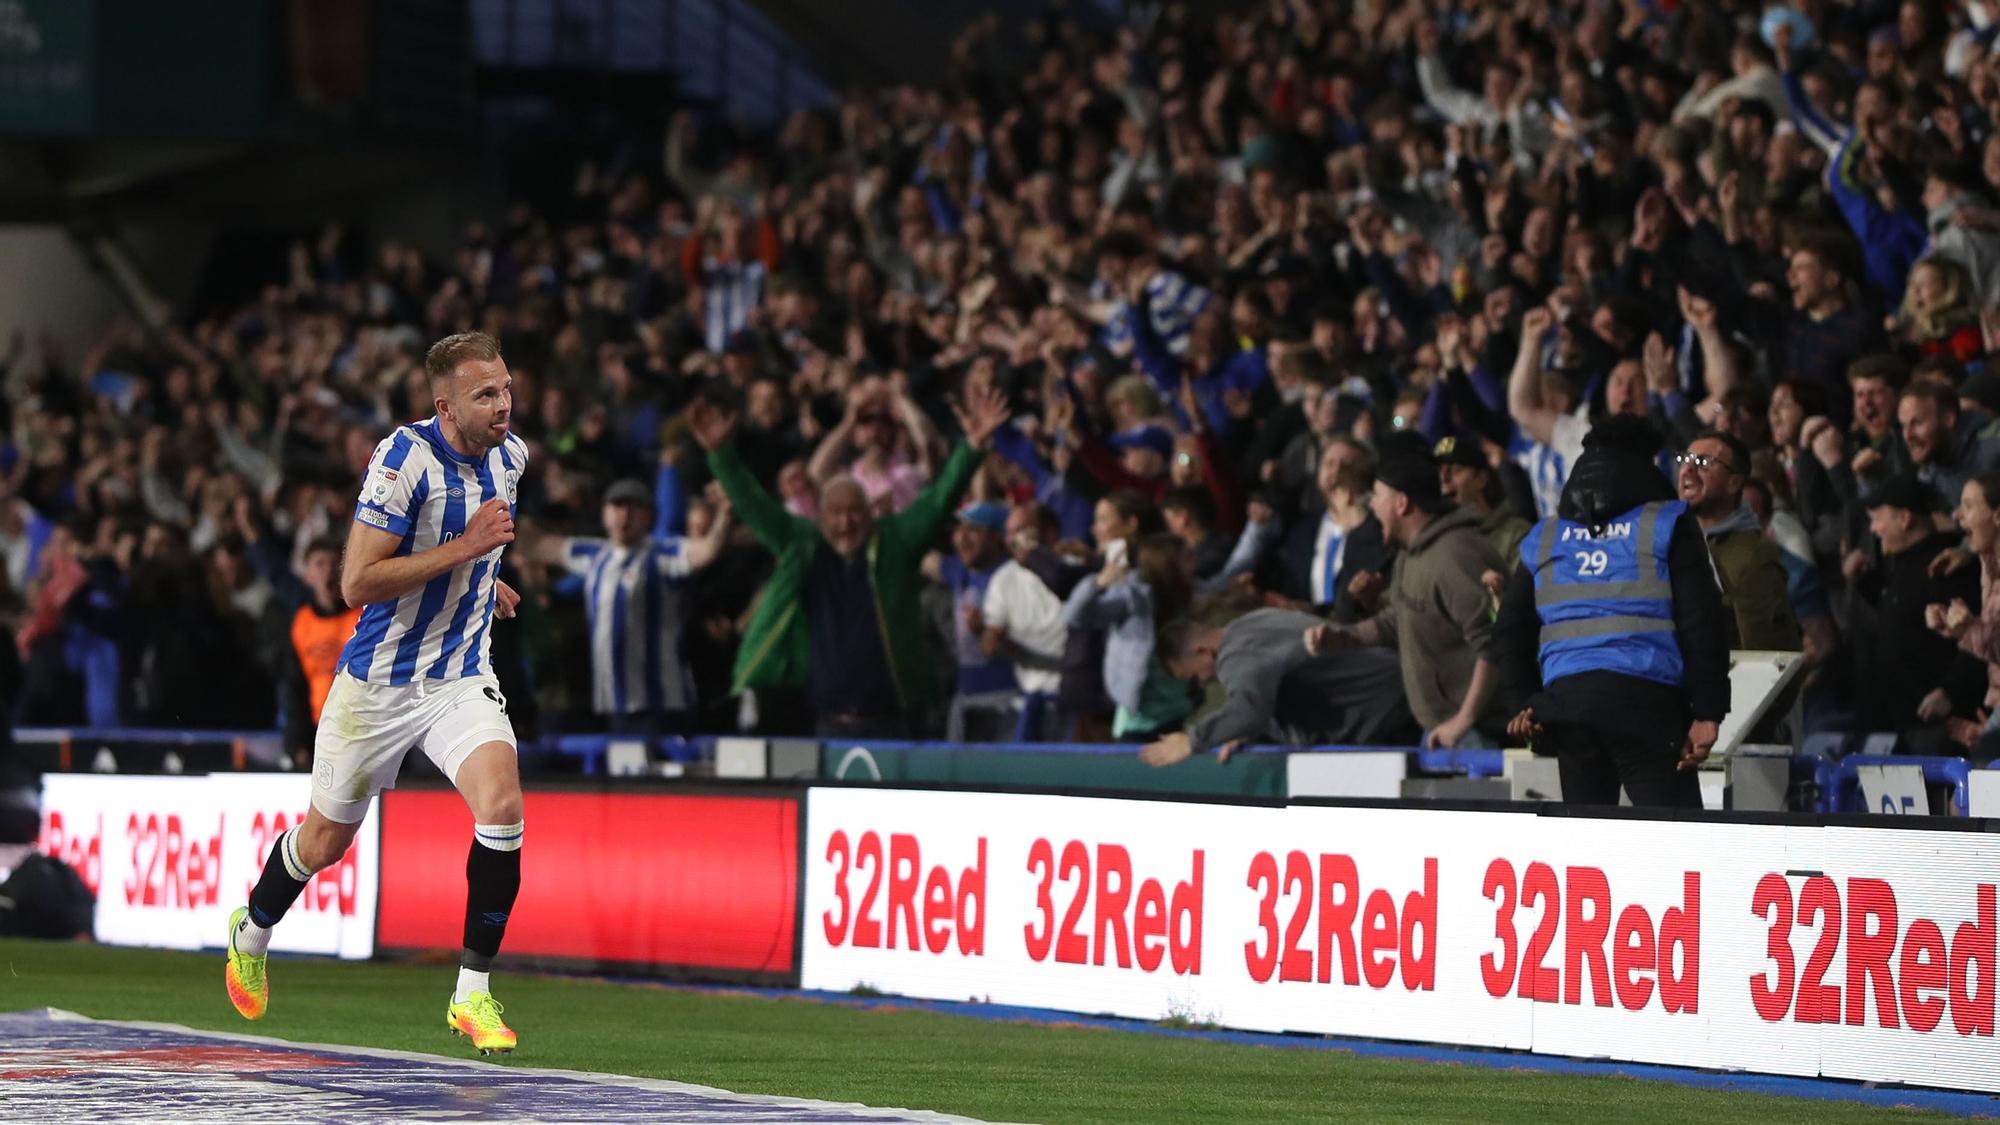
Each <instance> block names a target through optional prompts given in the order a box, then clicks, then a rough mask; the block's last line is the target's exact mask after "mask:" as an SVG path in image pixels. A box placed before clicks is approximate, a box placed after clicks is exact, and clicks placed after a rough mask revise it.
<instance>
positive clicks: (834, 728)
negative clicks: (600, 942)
mask: <svg viewBox="0 0 2000 1125" xmlns="http://www.w3.org/2000/svg"><path fill="white" fill-rule="evenodd" d="M954 409H955V410H956V411H957V413H958V422H959V427H960V428H961V429H962V430H963V431H964V432H965V443H964V444H963V445H960V446H959V447H958V449H956V450H955V451H953V453H952V455H951V458H950V459H949V460H948V461H946V462H945V464H944V468H943V469H942V471H940V472H939V473H938V477H937V479H936V480H934V481H932V482H931V484H930V486H929V487H928V488H926V489H924V491H923V493H922V494H921V495H919V496H918V497H917V498H916V499H915V500H914V501H912V502H911V503H910V506H909V507H907V508H904V509H903V510H902V511H900V512H896V513H894V514H891V515H887V516H883V517H881V518H880V519H877V518H876V517H875V515H874V513H873V512H872V511H871V510H870V508H869V505H868V498H867V496H866V495H865V494H864V493H863V492H862V490H861V486H860V484H859V483H858V482H856V481H855V480H854V479H853V478H852V477H844V476H843V477H835V478H834V479H832V480H829V481H827V482H826V483H825V484H824V485H823V486H822V488H821V491H820V502H819V519H818V521H817V522H815V521H813V520H809V519H803V518H800V517H798V516H794V515H792V514H791V513H789V512H787V511H785V508H784V506H783V505H782V504H780V503H779V502H778V501H777V500H775V499H773V498H772V496H771V494H770V493H768V492H766V491H764V489H763V487H762V486H760V485H759V484H758V483H757V481H756V478H755V477H754V476H752V475H751V473H750V470H749V469H748V468H747V467H745V465H744V464H743V460H742V458H741V457H740V456H739V455H738V454H737V451H736V447H735V444H734V442H733V441H732V440H731V434H732V432H733V430H734V428H735V425H736V419H735V416H734V415H733V414H728V413H724V412H723V411H722V410H720V409H719V408H717V407H716V406H714V405H713V404H711V403H709V402H707V401H706V400H703V399H697V400H696V401H695V403H694V404H693V405H692V406H691V407H689V410H688V422H689V428H690V430H691V431H692V432H693V434H694V437H695V440H696V441H698V442H700V443H701V445H702V447H703V448H704V449H706V450H708V465H709V469H710V471H711V472H713V473H714V474H715V479H716V480H717V481H718V482H720V483H721V485H722V490H723V491H724V492H725V493H727V494H728V496H729V502H730V504H731V505H733V506H734V508H735V509H736V514H737V517H738V518H739V519H740V520H742V522H743V524H744V525H745V526H747V527H748V528H750V530H751V531H752V532H753V533H754V534H755V535H756V536H757V539H758V541H759V542H761V543H763V544H764V546H765V547H766V548H768V549H769V550H770V551H771V553H772V554H774V555H776V556H777V559H778V562H777V568H776V569H775V570H774V571H773V572H772V574H771V579H770V581H769V582H768V583H767V584H766V585H765V587H764V592H763V593H762V594H761V595H760V596H759V598H758V600H757V607H756V609H755V610H754V611H753V612H752V613H751V616H750V625H749V628H748V629H746V630H745V631H744V634H743V645H742V647H741V648H740V649H739V650H738V651H737V654H736V670H735V675H734V678H733V682H732V686H731V690H732V691H734V692H737V693H741V692H743V691H745V690H747V689H751V688H784V689H790V690H794V691H796V690H800V689H803V690H804V692H805V694H806V698H807V701H808V703H809V705H810V706H811V708H812V711H813V716H814V727H815V729H816V732H817V734H818V735H819V736H820V737H822V738H901V737H910V736H912V735H914V734H916V733H918V732H917V731H915V730H913V729H912V723H913V720H914V719H915V718H916V717H917V716H919V715H921V714H923V712H924V709H925V707H927V706H928V705H929V704H930V703H931V701H932V697H933V692H934V691H935V687H936V685H935V684H934V682H933V673H934V669H933V668H932V662H931V661H930V659H929V657H928V656H927V654H926V652H925V649H924V639H923V624H922V616H921V613H920V611H919V609H918V604H917V595H918V592H919V590H920V588H921V585H922V580H921V577H920V569H919V568H920V567H921V565H922V562H923V558H924V554H925V552H927V551H929V550H930V549H931V546H932V544H933V543H934V542H935V541H936V540H937V537H938V535H939V533H940V532H941V531H942V530H943V529H944V527H945V525H946V523H947V522H948V521H949V520H950V519H951V515H952V512H953V510H954V509H955V508H956V507H957V505H958V501H959V499H960V498H961V497H963V496H964V495H965V491H966V489H967V488H968V487H970V486H971V484H972V476H973V474H974V473H976V472H977V471H978V470H979V465H980V462H981V461H982V460H984V458H985V451H986V448H987V446H988V444H989V443H990V442H991V441H992V438H993V431H995V430H997V429H999V428H1000V426H1001V425H1002V424H1003V423H1005V422H1006V421H1007V415H1008V410H1007V400H1006V399H1005V398H1004V397H1003V396H1002V395H1001V394H1000V393H999V392H998V391H995V390H993V389H991V388H986V389H984V390H981V391H977V392H973V393H970V394H968V396H967V399H966V402H965V405H964V406H963V407H962V408H960V407H954Z"/></svg>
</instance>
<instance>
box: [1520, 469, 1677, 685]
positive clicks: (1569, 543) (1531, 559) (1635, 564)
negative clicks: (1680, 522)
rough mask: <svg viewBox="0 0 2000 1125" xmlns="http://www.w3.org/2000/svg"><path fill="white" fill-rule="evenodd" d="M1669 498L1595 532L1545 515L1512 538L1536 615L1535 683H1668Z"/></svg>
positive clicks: (1673, 672) (1673, 676)
mask: <svg viewBox="0 0 2000 1125" xmlns="http://www.w3.org/2000/svg"><path fill="white" fill-rule="evenodd" d="M1686 511H1687V505H1686V504H1683V503H1681V502H1680V501H1678V500H1674V501H1659V502H1655V503H1651V504H1644V505H1641V506H1640V507H1637V508H1634V509H1632V510H1631V511H1629V512H1626V513H1625V514H1624V515H1622V516H1619V517H1618V518H1616V519H1614V520H1612V521H1610V522H1609V523H1607V524H1605V525H1604V526H1603V527H1601V528H1599V529H1598V533H1597V534H1596V535H1593V534H1591V529H1590V527H1589V526H1588V525H1586V524H1580V523H1573V522H1571V521H1569V520H1565V519H1558V518H1556V517H1553V516H1552V517H1550V518H1548V519H1545V520H1543V521H1542V522H1540V523H1538V524H1536V525H1535V527H1534V529H1533V530H1531V531H1529V532H1528V535H1527V538H1525V539H1523V540H1521V565H1523V566H1525V567H1527V568H1528V573H1529V574H1530V575H1531V576H1533V578H1534V580H1535V612H1536V613H1537V614H1538V615H1539V616H1540V617H1541V619H1542V644H1541V662H1542V682H1543V683H1545V684H1547V683H1554V682H1555V681H1557V680H1560V679H1562V678H1563V677H1564V676H1574V675H1576V674H1577V673H1579V672H1617V673H1620V674H1621V675H1626V676H1637V677H1639V678H1640V679H1644V680H1652V681H1654V682H1656V683H1662V684H1668V685H1672V686H1676V687H1678V686H1679V685H1680V683H1681V680H1682V670H1681V648H1680V643H1679V641H1677V640H1676V639H1675V637H1674V588H1673V582H1672V580H1671V579H1670V578H1669V577H1668V574H1667V546H1668V544H1669V542H1671V540H1672V538H1673V529H1674V521H1675V520H1677V519H1679V518H1680V517H1681V515H1682V513H1684V512H1686Z"/></svg>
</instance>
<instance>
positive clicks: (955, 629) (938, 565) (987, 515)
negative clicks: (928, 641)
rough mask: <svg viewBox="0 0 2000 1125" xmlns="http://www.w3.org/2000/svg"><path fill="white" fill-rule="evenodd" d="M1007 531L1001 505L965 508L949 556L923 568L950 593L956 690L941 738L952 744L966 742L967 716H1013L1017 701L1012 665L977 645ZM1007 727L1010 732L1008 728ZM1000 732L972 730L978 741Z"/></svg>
mask: <svg viewBox="0 0 2000 1125" xmlns="http://www.w3.org/2000/svg"><path fill="white" fill-rule="evenodd" d="M1006 528H1007V506H1006V505H1005V504H998V503H993V502H990V501H988V502H983V503H974V504H967V505H965V506H964V507H962V508H960V509H959V510H958V523H957V525H956V526H955V527H953V528H952V531H951V549H952V553H951V554H949V555H941V556H936V560H935V563H934V565H926V566H925V568H924V569H925V571H926V572H927V573H929V574H932V575H933V576H934V577H935V578H936V580H937V581H938V582H940V583H941V584H943V586H944V588H945V589H946V590H948V591H950V592H951V605H952V615H951V617H952V636H953V648H954V650H955V651H956V652H957V655H958V691H957V694H956V695H954V696H953V698H952V701H951V713H950V716H949V718H948V719H947V721H946V725H945V737H946V738H948V739H950V740H952V741H953V742H963V741H965V740H966V717H967V714H968V712H972V713H986V714H991V713H993V712H996V711H1007V712H1011V711H1012V710H1013V708H1014V707H1015V705H1016V704H1017V703H1018V702H1019V700H1018V696H1019V692H1018V691H1017V690H1016V684H1015V678H1014V665H1013V662H1012V661H1010V660H1008V659H1006V658H1005V657H1003V656H999V655H996V654H992V653H988V652H987V651H986V650H985V648H984V647H983V646H982V644H981V640H982V638H983V637H984V635H985V632H986V621H985V609H984V606H985V602H986V590H987V586H988V585H989V584H990V583H991V582H992V580H993V573H994V572H995V571H996V570H998V569H999V568H1000V564H1001V563H1002V562H1004V561H1006V558H1007V556H1006V553H1005V552H1004V551H1003V550H1002V549H1001V535H1002V534H1003V533H1004V532H1005V531H1006ZM1007 729H1008V730H1011V729H1012V726H1011V724H1009V725H1008V728H1007ZM1004 733H1005V731H1002V730H999V729H997V728H996V729H992V730H985V729H982V730H979V731H976V732H974V734H975V737H977V738H979V739H981V740H992V739H994V738H996V737H999V736H1001V735H1003V734H1004Z"/></svg>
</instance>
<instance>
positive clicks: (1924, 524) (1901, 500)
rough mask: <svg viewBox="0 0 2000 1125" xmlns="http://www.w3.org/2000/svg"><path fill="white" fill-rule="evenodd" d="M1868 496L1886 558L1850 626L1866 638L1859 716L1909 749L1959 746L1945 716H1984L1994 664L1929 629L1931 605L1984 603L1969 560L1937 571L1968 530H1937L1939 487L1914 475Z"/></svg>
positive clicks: (1858, 652)
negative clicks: (1988, 672) (1947, 732)
mask: <svg viewBox="0 0 2000 1125" xmlns="http://www.w3.org/2000/svg"><path fill="white" fill-rule="evenodd" d="M1863 503H1864V504H1866V505H1867V508H1868V527H1869V530H1870V531H1871V532H1873V533H1874V536H1875V539H1876V542H1877V543H1878V544H1879V545H1880V547H1881V555H1882V560H1881V563H1880V564H1879V565H1877V566H1876V567H1874V568H1873V569H1872V570H1870V571H1869V572H1867V573H1866V574H1864V575H1862V576H1861V578H1860V579H1859V580H1858V582H1857V583H1856V589H1855V592H1856V594H1857V595H1859V599H1858V600H1859V601H1860V603H1861V604H1860V605H1858V606H1857V607H1856V609H1855V612H1854V614H1853V620H1852V622H1851V623H1850V625H1849V628H1850V630H1851V631H1852V632H1853V633H1854V635H1855V637H1856V640H1857V643H1856V644H1855V645H1853V646H1852V647H1853V651H1854V654H1855V661H1856V667H1855V682H1856V683H1859V684H1862V685H1865V687H1866V690H1863V691H1859V692H1856V693H1855V703H1856V705H1857V708H1858V711H1859V714H1858V716H1857V718H1858V719H1859V722H1860V724H1861V728H1862V729H1863V730H1868V731H1896V732H1898V733H1900V734H1902V735H1903V736H1904V741H1903V743H1902V747H1903V748H1904V749H1906V750H1910V751H1912V752H1919V753H1936V752H1950V751H1948V750H1943V749H1942V748H1943V743H1944V742H1945V736H1944V724H1945V723H1946V721H1947V720H1949V719H1950V718H1952V717H1953V716H1957V717H1959V718H1974V717H1976V716H1977V715H1978V713H1979V704H1980V700H1981V699H1982V698H1983V697H1984V695H1985V694H1986V676H1985V669H1984V668H1982V667H1981V666H1980V665H1979V662H1978V661H1976V660H1974V659H1972V658H1971V657H1970V656H1967V655H1965V654H1964V653H1962V652H1960V651H1959V649H1958V646H1957V645H1956V644H1953V643H1952V641H1951V639H1950V638H1949V637H1944V636H1940V635H1938V634H1937V633H1934V632H1932V631H1931V630H1930V628H1929V627H1928V626H1927V625H1926V624H1925V623H1924V607H1925V606H1928V605H1931V604H1932V603H1937V602H1942V603H1947V604H1948V603H1950V602H1951V600H1952V599H1954V598H1961V599H1964V600H1965V601H1966V602H1967V603H1968V604H1972V603H1975V602H1977V600H1978V598H1979V575H1978V573H1977V571H1976V569H1975V568H1973V567H1969V566H1968V567H1960V568H1959V569H1958V570H1956V571H1954V572H1952V573H1950V574H1946V575H1940V576H1935V577H1934V576H1932V574H1931V573H1930V572H1931V569H1932V567H1931V564H1932V561H1933V560H1935V559H1936V558H1937V557H1938V556H1939V555H1941V554H1943V553H1944V552H1946V551H1948V550H1950V549H1952V548H1953V547H1955V546H1956V545H1957V544H1958V541H1959V539H1960V536H1959V535H1958V533H1957V532H1946V531H1940V530H1938V526H1937V523H1936V521H1935V518H1934V516H1935V513H1936V507H1937V506H1936V503H1935V501H1934V500H1933V498H1932V495H1931V490H1930V488H1929V487H1928V486H1926V485H1924V484H1923V483H1922V482H1921V481H1919V480H1917V479H1916V478H1915V477H1913V476H1910V475H1908V474H1899V475H1897V476H1893V477H1890V478H1888V479H1887V480H1885V481H1883V482H1882V483H1881V484H1880V485H1878V486H1876V487H1875V488H1873V489H1871V490H1870V491H1869V493H1868V495H1867V496H1866V497H1865V499H1864V500H1863ZM1939 569H1942V568H1939Z"/></svg>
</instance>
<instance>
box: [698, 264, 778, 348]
mask: <svg viewBox="0 0 2000 1125" xmlns="http://www.w3.org/2000/svg"><path fill="white" fill-rule="evenodd" d="M767 272H768V271H766V270H765V268H764V263H762V262H760V261H758V260H757V259H755V258H751V259H749V260H747V261H740V262H725V261H722V260H721V259H719V258H708V259H704V260H703V262H702V263H701V302H702V338H703V342H704V343H706V344H707V345H708V350H709V351H712V352H720V351H721V350H722V349H723V348H725V347H727V346H728V344H729V338H730V337H731V336H734V335H735V334H736V333H737V331H738V330H739V329H741V328H742V327H743V326H744V325H746V324H749V323H750V314H751V313H752V312H755V311H756V309H757V306H758V305H761V304H763V303H764V279H765V276H766V274H767Z"/></svg>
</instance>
